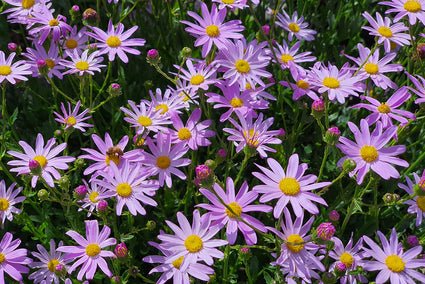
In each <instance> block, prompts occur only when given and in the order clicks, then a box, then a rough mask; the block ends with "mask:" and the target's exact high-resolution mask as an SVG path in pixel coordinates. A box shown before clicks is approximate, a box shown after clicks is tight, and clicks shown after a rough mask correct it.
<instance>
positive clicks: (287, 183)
mask: <svg viewBox="0 0 425 284" xmlns="http://www.w3.org/2000/svg"><path fill="white" fill-rule="evenodd" d="M300 188H301V187H300V184H299V183H298V182H297V180H296V179H294V178H290V177H286V178H283V179H282V180H281V181H280V182H279V189H280V190H281V191H282V192H283V193H284V194H286V195H290V196H294V195H297V194H298V192H300Z"/></svg>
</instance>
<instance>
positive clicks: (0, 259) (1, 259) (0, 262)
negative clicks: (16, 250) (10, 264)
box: [0, 252, 6, 264]
mask: <svg viewBox="0 0 425 284" xmlns="http://www.w3.org/2000/svg"><path fill="white" fill-rule="evenodd" d="M5 260H6V256H5V255H4V254H2V253H1V252H0V264H2V263H3V262H4V261H5Z"/></svg>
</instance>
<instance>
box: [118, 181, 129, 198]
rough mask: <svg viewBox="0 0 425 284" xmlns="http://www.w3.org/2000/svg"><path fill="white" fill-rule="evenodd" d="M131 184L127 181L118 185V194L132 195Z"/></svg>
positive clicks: (123, 195) (122, 195)
mask: <svg viewBox="0 0 425 284" xmlns="http://www.w3.org/2000/svg"><path fill="white" fill-rule="evenodd" d="M131 192H132V190H131V185H129V184H128V183H126V182H123V183H120V184H119V185H117V194H118V195H119V196H121V197H129V196H130V195H131Z"/></svg>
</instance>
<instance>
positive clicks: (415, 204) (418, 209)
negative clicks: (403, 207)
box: [398, 173, 425, 227]
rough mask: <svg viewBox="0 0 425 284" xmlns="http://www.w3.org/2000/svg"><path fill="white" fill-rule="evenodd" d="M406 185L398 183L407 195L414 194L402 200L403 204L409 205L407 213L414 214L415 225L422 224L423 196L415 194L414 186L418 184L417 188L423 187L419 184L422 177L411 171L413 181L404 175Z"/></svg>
mask: <svg viewBox="0 0 425 284" xmlns="http://www.w3.org/2000/svg"><path fill="white" fill-rule="evenodd" d="M405 177H406V182H407V186H406V185H404V184H402V183H399V184H398V187H400V188H402V189H404V190H405V191H406V192H407V193H408V194H409V195H411V196H414V197H413V198H412V199H411V200H407V201H405V202H403V204H407V205H409V208H408V209H407V213H409V214H416V223H415V225H416V227H418V226H419V225H421V224H422V220H423V217H424V216H425V196H417V195H415V189H414V187H415V186H419V188H423V187H422V185H421V181H422V179H421V178H420V177H419V176H418V175H417V174H416V173H413V177H414V178H415V180H414V182H415V183H413V181H412V180H411V179H410V178H409V177H408V176H406V175H405Z"/></svg>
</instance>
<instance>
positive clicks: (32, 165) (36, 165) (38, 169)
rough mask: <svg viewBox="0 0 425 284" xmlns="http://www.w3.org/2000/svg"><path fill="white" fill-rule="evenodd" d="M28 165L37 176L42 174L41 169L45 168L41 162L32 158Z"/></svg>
mask: <svg viewBox="0 0 425 284" xmlns="http://www.w3.org/2000/svg"><path fill="white" fill-rule="evenodd" d="M28 167H29V168H30V171H31V173H32V174H33V175H35V176H38V175H40V174H41V171H42V170H43V169H42V167H41V165H40V163H39V162H38V161H37V160H30V161H29V162H28Z"/></svg>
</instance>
